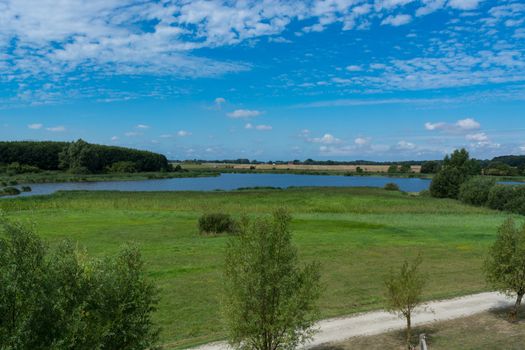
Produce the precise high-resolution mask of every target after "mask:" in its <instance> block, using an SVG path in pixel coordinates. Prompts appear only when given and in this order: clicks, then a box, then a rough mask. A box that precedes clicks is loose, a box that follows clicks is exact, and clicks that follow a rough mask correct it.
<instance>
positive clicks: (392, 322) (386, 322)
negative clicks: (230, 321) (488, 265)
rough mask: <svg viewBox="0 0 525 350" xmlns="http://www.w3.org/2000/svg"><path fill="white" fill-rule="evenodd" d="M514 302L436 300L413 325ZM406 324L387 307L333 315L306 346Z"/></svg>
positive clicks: (221, 348)
mask: <svg viewBox="0 0 525 350" xmlns="http://www.w3.org/2000/svg"><path fill="white" fill-rule="evenodd" d="M512 304H513V300H512V299H509V298H508V297H506V296H504V295H502V294H499V293H493V292H490V293H480V294H473V295H467V296H464V297H460V298H455V299H449V300H441V301H433V302H429V303H427V304H426V305H425V306H423V307H422V308H420V309H418V310H417V311H416V314H415V315H414V317H413V325H414V326H418V325H423V324H428V323H432V322H436V321H445V320H450V319H454V318H460V317H465V316H471V315H474V314H477V313H480V312H483V311H487V310H490V309H496V308H503V307H507V306H510V305H512ZM404 327H405V321H404V320H402V319H400V318H398V317H396V316H395V315H392V314H389V313H387V312H384V311H376V312H369V313H363V314H358V315H354V316H351V317H342V318H333V319H328V320H323V321H320V322H319V323H318V324H317V328H318V330H319V332H318V333H317V334H316V335H315V337H314V339H313V341H312V342H310V343H309V344H308V345H307V346H306V348H311V347H315V346H318V345H321V344H326V343H334V342H341V341H344V340H347V339H349V338H352V337H356V336H366V335H374V334H380V333H386V332H389V331H392V330H397V329H402V328H404ZM194 349H195V350H227V349H228V346H227V344H226V343H225V342H217V343H211V344H206V345H203V346H200V347H198V348H194Z"/></svg>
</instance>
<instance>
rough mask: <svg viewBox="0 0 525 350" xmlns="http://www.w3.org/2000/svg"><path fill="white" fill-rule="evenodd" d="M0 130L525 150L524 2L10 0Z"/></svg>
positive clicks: (92, 137) (1, 51)
mask: <svg viewBox="0 0 525 350" xmlns="http://www.w3.org/2000/svg"><path fill="white" fill-rule="evenodd" d="M0 72H1V74H0V138H1V139H3V140H20V139H23V140H73V139H77V138H83V139H85V140H87V141H90V142H97V143H104V144H115V145H122V146H131V147H138V148H145V149H150V150H153V151H158V152H162V153H164V154H166V155H167V156H168V157H169V158H171V159H186V158H203V159H218V158H220V159H223V158H238V157H243V158H250V159H260V160H269V159H273V160H275V159H305V158H315V159H348V160H353V159H370V160H403V159H437V158H442V157H443V154H445V153H447V152H450V151H451V150H453V149H454V148H457V147H467V148H468V149H469V150H470V151H471V152H472V153H473V154H474V155H475V156H476V157H479V158H490V157H493V156H494V155H501V154H510V153H513V154H525V2H523V1H522V0H497V1H496V0H493V1H490V0H326V1H301V2H299V1H287V0H261V1H200V0H194V1H189V0H187V1H183V0H181V1H168V0H156V1H147V0H39V1H34V0H0Z"/></svg>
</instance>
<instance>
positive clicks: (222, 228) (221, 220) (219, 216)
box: [199, 213, 237, 234]
mask: <svg viewBox="0 0 525 350" xmlns="http://www.w3.org/2000/svg"><path fill="white" fill-rule="evenodd" d="M236 226H237V225H236V223H235V220H233V219H232V217H231V216H230V215H228V214H223V213H210V214H203V215H202V216H201V217H200V218H199V232H200V233H203V234H217V233H224V232H228V233H235V231H236Z"/></svg>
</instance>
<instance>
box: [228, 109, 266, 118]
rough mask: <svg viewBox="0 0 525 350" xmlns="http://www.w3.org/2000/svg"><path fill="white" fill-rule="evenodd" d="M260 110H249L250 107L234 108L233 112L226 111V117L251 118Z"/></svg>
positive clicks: (259, 112)
mask: <svg viewBox="0 0 525 350" xmlns="http://www.w3.org/2000/svg"><path fill="white" fill-rule="evenodd" d="M261 113H262V112H261V111H257V110H250V109H236V110H235V111H233V112H230V113H228V114H227V115H228V117H230V118H234V119H241V118H251V117H257V116H258V115H260V114H261Z"/></svg>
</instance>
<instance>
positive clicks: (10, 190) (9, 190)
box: [0, 187, 20, 196]
mask: <svg viewBox="0 0 525 350" xmlns="http://www.w3.org/2000/svg"><path fill="white" fill-rule="evenodd" d="M0 193H1V194H2V195H4V196H17V195H19V194H20V190H19V189H18V188H16V187H6V188H3V189H2V190H1V191H0Z"/></svg>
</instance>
